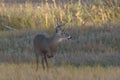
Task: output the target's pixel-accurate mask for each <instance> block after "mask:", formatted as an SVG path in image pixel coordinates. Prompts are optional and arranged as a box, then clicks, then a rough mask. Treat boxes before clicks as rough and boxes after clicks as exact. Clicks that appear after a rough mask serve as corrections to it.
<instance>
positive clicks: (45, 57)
mask: <svg viewBox="0 0 120 80" xmlns="http://www.w3.org/2000/svg"><path fill="white" fill-rule="evenodd" d="M44 59H45V63H46V67H47V71H48V68H49V67H48V61H47V56H46V55H45V56H44Z"/></svg>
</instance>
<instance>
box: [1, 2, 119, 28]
mask: <svg viewBox="0 0 120 80" xmlns="http://www.w3.org/2000/svg"><path fill="white" fill-rule="evenodd" d="M56 19H58V20H59V21H61V22H65V23H68V24H71V25H74V26H78V25H83V24H86V25H91V24H92V25H102V24H106V23H117V22H119V21H120V20H119V19H120V7H119V4H114V5H111V6H109V5H107V4H105V3H104V2H102V1H101V2H98V4H93V5H91V4H89V5H87V4H86V5H83V4H81V2H80V1H78V2H77V3H71V2H68V3H56V0H53V2H52V3H48V2H45V3H44V2H41V3H34V4H32V3H30V2H26V3H21V4H20V3H14V4H12V3H2V2H1V3H0V29H5V27H4V25H8V26H11V27H13V28H17V29H26V28H32V29H35V28H50V27H52V26H54V25H56V21H55V20H56Z"/></svg>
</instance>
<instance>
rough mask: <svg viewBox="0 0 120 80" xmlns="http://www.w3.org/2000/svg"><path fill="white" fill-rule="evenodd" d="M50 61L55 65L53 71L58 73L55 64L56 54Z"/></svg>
mask: <svg viewBox="0 0 120 80" xmlns="http://www.w3.org/2000/svg"><path fill="white" fill-rule="evenodd" d="M52 61H53V64H54V67H55V71H56V72H57V73H58V70H57V65H56V55H55V56H54V57H53V59H52Z"/></svg>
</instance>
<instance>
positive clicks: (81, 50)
mask: <svg viewBox="0 0 120 80" xmlns="http://www.w3.org/2000/svg"><path fill="white" fill-rule="evenodd" d="M115 1H116V3H114V4H109V3H104V2H102V1H100V2H98V3H97V2H95V3H94V4H89V5H88V4H82V3H80V2H78V3H72V2H67V3H56V2H55V0H53V2H52V3H48V2H40V3H31V2H26V3H5V2H1V3H0V80H119V79H120V4H118V3H117V1H119V0H115ZM58 23H65V26H64V27H63V28H64V29H65V31H67V32H68V33H69V34H70V35H71V36H72V40H70V41H65V42H63V43H62V44H61V45H60V46H59V48H58V51H57V55H56V63H57V69H58V73H56V72H55V70H54V67H53V64H52V60H51V59H49V64H50V71H49V72H46V71H43V70H42V67H41V63H40V64H39V71H38V72H36V71H35V67H36V65H35V54H34V50H33V42H32V41H33V38H34V37H35V35H36V34H40V33H47V34H50V35H52V34H53V33H54V27H55V25H56V24H58ZM64 55H66V57H64Z"/></svg>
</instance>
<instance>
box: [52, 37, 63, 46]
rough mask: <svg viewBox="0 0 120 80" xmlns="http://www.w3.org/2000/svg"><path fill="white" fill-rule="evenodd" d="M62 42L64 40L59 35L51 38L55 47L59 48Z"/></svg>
mask: <svg viewBox="0 0 120 80" xmlns="http://www.w3.org/2000/svg"><path fill="white" fill-rule="evenodd" d="M61 41H62V40H61V39H60V38H59V36H57V35H53V36H52V37H51V44H52V45H54V46H58V45H59V44H60V43H61Z"/></svg>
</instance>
